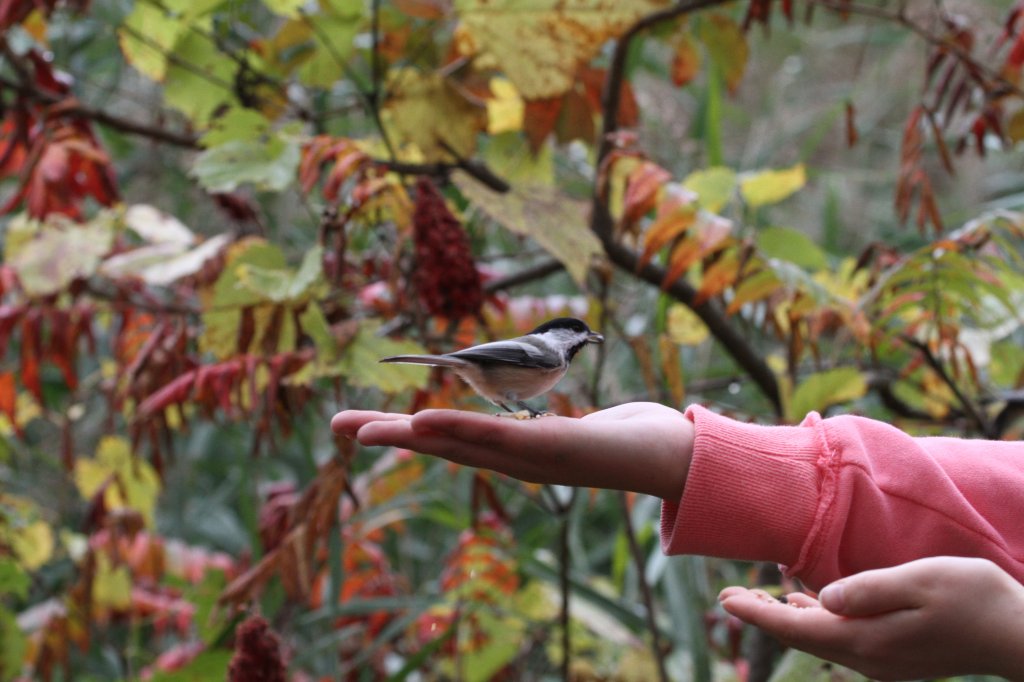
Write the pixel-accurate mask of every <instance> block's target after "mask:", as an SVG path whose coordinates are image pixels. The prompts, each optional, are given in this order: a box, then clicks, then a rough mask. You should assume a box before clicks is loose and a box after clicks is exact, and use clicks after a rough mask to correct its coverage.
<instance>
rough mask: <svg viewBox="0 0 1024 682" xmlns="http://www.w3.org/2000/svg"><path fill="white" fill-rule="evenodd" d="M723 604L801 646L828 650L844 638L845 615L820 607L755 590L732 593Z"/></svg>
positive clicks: (786, 640)
mask: <svg viewBox="0 0 1024 682" xmlns="http://www.w3.org/2000/svg"><path fill="white" fill-rule="evenodd" d="M722 608H724V609H725V610H726V611H728V612H729V613H731V614H732V615H734V616H736V617H737V618H739V619H740V620H742V621H744V622H747V623H750V624H751V625H756V626H757V627H759V628H761V629H763V630H766V631H767V632H769V633H771V634H772V635H774V636H775V637H777V638H778V639H780V640H781V641H783V642H784V643H786V644H788V645H790V646H796V647H798V648H800V649H804V650H809V649H811V648H814V649H816V650H819V651H822V650H829V649H832V648H835V647H837V645H839V644H840V643H841V642H842V641H843V640H844V637H845V635H844V633H843V632H842V631H841V626H842V622H843V620H844V619H843V618H841V617H839V616H836V615H835V614H833V613H831V612H829V611H826V610H825V609H818V608H794V607H793V606H790V605H789V604H784V603H782V602H780V601H778V600H776V599H772V598H767V599H766V598H765V596H764V595H763V594H761V593H759V591H756V590H744V591H742V592H739V593H734V594H731V595H730V596H728V597H726V598H725V599H724V600H723V601H722Z"/></svg>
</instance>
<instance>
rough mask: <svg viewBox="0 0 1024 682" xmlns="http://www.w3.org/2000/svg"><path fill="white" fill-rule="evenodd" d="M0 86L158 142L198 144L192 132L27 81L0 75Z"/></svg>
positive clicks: (190, 147) (37, 101)
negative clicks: (115, 112) (113, 111)
mask: <svg viewBox="0 0 1024 682" xmlns="http://www.w3.org/2000/svg"><path fill="white" fill-rule="evenodd" d="M0 87H2V88H3V89H5V90H10V91H12V92H16V93H18V94H19V95H21V96H23V97H27V98H28V99H30V100H32V101H34V102H36V103H38V104H42V105H44V106H48V105H54V104H60V105H61V112H62V113H64V114H72V115H75V116H81V117H82V118H87V119H89V120H91V121H95V122H96V123H99V124H101V125H105V126H107V127H109V128H114V129H116V130H119V131H121V132H124V133H128V134H130V135H139V136H142V137H146V138H149V139H151V140H156V141H157V142H164V143H166V144H170V145H173V146H175V147H183V148H185V149H198V148H199V138H198V137H196V136H195V135H192V134H189V133H179V132H176V131H173V130H167V129H166V128H161V127H159V126H152V125H148V124H146V123H140V122H138V121H133V120H130V119H127V118H122V117H120V116H115V115H113V114H111V113H109V112H106V111H103V110H102V109H95V108H93V107H90V106H88V105H85V104H82V102H80V101H79V100H78V99H77V98H75V97H60V96H58V95H53V94H50V93H48V92H43V91H41V90H37V89H35V88H33V87H31V86H29V85H25V84H23V83H17V82H15V81H12V80H10V79H8V78H5V77H4V76H0Z"/></svg>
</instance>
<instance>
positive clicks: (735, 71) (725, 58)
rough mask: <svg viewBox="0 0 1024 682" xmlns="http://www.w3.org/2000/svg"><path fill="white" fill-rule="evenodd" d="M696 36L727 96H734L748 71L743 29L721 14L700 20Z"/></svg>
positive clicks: (748, 49) (747, 49) (746, 47)
mask: <svg viewBox="0 0 1024 682" xmlns="http://www.w3.org/2000/svg"><path fill="white" fill-rule="evenodd" d="M698 36H699V37H700V40H701V42H703V43H704V46H705V47H707V49H708V54H709V55H710V56H711V61H712V62H714V63H715V65H716V67H717V68H718V69H719V70H720V72H721V74H722V78H723V79H724V80H725V85H726V87H727V88H728V89H729V92H736V91H737V90H738V89H739V87H740V82H741V81H742V80H743V74H744V73H745V72H746V69H747V58H748V57H749V55H750V48H749V46H748V45H747V38H746V34H744V33H743V29H742V28H741V27H740V25H739V24H737V23H736V22H735V21H733V20H732V19H731V18H730V17H728V16H726V15H724V14H710V15H707V16H705V17H701V21H700V25H699V29H698Z"/></svg>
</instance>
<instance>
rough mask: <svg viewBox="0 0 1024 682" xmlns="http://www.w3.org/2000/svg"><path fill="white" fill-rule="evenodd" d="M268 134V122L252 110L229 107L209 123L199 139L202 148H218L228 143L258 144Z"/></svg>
mask: <svg viewBox="0 0 1024 682" xmlns="http://www.w3.org/2000/svg"><path fill="white" fill-rule="evenodd" d="M269 134H270V121H268V120H267V119H266V117H264V116H263V114H261V113H259V112H258V111H254V110H252V109H245V108H242V107H231V108H229V109H228V110H227V112H225V113H224V114H223V115H221V116H218V117H217V118H216V119H214V120H213V121H212V122H211V123H210V129H209V130H207V131H206V133H205V134H204V135H203V136H202V137H201V138H200V139H199V143H200V144H202V145H203V147H205V148H207V149H209V148H211V147H219V146H221V145H224V144H227V143H228V142H259V141H260V140H263V139H265V138H266V137H267V136H268V135H269Z"/></svg>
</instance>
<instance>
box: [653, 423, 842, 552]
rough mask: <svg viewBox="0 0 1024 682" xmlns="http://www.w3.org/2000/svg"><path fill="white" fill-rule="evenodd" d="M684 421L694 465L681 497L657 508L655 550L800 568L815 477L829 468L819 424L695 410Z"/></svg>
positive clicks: (817, 493) (816, 492) (817, 486)
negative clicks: (749, 420)
mask: <svg viewBox="0 0 1024 682" xmlns="http://www.w3.org/2000/svg"><path fill="white" fill-rule="evenodd" d="M686 416H687V417H689V418H690V419H691V420H692V421H693V423H694V426H695V437H694V444H693V459H692V460H691V462H690V470H689V473H688V475H687V478H686V485H685V487H684V488H683V496H682V499H681V500H680V501H679V502H678V503H675V502H668V501H666V502H664V503H663V505H662V510H661V546H662V550H663V551H664V552H665V553H666V554H701V555H706V556H716V557H725V558H730V559H742V560H748V561H772V562H775V563H779V564H785V565H790V566H792V565H794V564H797V563H801V562H800V558H801V551H802V548H803V547H804V546H805V543H806V542H807V541H808V536H809V534H810V533H811V529H812V525H813V524H814V519H815V515H816V513H817V510H818V505H819V502H820V500H821V485H822V484H821V476H820V474H819V471H822V470H826V469H827V468H828V467H825V466H824V465H825V464H826V463H825V462H823V461H820V460H821V459H822V458H823V457H826V456H827V452H828V448H827V447H825V443H824V436H823V434H822V432H821V427H820V423H821V418H820V417H819V416H818V415H816V414H814V415H810V416H809V417H808V418H807V419H806V420H805V421H804V423H803V424H801V425H800V426H761V425H756V424H745V423H742V422H737V421H734V420H732V419H729V418H726V417H722V416H721V415H717V414H715V413H713V412H711V411H710V410H707V409H705V408H703V407H700V406H697V405H694V406H691V407H690V408H689V409H688V410H687V411H686ZM819 467H820V468H819Z"/></svg>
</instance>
